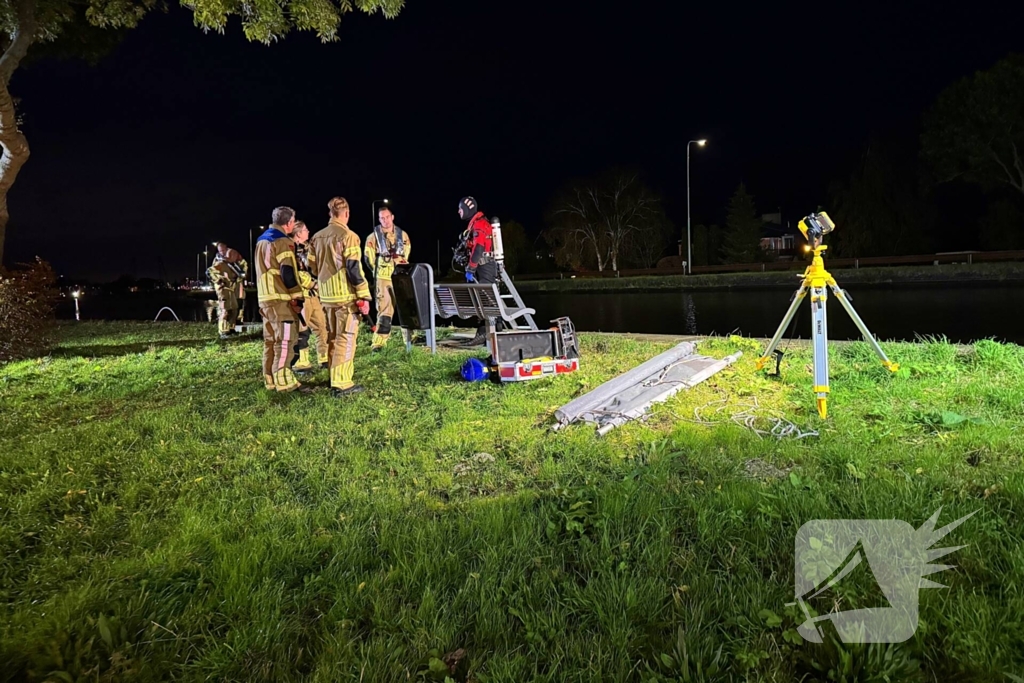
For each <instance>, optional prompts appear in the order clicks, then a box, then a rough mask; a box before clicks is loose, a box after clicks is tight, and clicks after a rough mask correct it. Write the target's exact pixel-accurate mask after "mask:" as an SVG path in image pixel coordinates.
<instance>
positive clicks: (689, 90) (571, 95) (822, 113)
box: [6, 0, 1024, 280]
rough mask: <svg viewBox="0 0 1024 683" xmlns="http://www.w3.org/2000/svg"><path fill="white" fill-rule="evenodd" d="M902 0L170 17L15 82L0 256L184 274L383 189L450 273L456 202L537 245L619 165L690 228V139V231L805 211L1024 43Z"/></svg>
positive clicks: (1002, 20)
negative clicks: (17, 136)
mask: <svg viewBox="0 0 1024 683" xmlns="http://www.w3.org/2000/svg"><path fill="white" fill-rule="evenodd" d="M894 4H895V3H894ZM898 4H899V5H900V6H899V7H888V6H877V7H872V6H870V5H867V4H864V3H856V4H852V5H849V6H848V7H847V8H845V9H843V8H838V9H837V6H836V5H835V4H834V3H817V4H814V5H809V6H807V7H805V8H803V9H797V8H795V7H789V8H782V7H780V6H778V5H779V3H761V4H752V3H751V5H752V7H751V8H749V9H747V8H743V9H741V7H745V5H746V3H743V4H741V3H729V2H711V3H676V2H671V3H670V2H665V3H660V4H659V3H652V2H648V3H637V4H632V3H622V2H618V3H595V2H559V3H540V4H532V5H531V4H526V3H521V2H518V3H513V2H493V1H492V2H479V1H478V2H469V1H462V0H450V1H447V2H436V1H435V2H429V1H427V0H409V2H408V4H407V7H406V9H405V10H404V11H403V12H402V14H401V15H400V16H399V17H398V18H397V19H395V20H386V19H384V18H383V17H382V16H380V15H374V16H367V15H364V14H360V13H356V14H350V15H348V16H347V17H346V18H345V19H344V20H343V22H342V26H341V28H340V31H339V35H340V41H339V42H337V43H334V44H327V45H324V44H321V43H320V42H319V41H317V40H316V38H315V37H313V36H311V35H306V34H299V33H293V34H292V35H290V36H288V37H287V38H286V39H285V40H284V41H282V42H279V43H277V44H275V45H272V46H269V47H268V46H264V45H260V44H250V43H247V42H246V41H245V39H244V38H243V36H242V34H241V30H240V27H239V24H238V22H237V21H235V22H233V23H232V25H231V26H230V27H229V29H228V30H227V31H226V33H225V35H217V34H212V33H211V34H204V33H203V32H202V31H200V30H199V29H197V28H195V27H194V26H193V25H192V19H191V14H190V13H189V12H187V11H186V10H183V9H181V8H180V7H175V8H172V9H171V11H170V12H169V13H168V14H160V13H157V14H152V15H150V16H149V17H148V18H147V19H145V20H144V22H143V23H142V25H141V26H140V28H139V29H137V30H135V31H133V32H131V33H129V34H128V37H127V39H126V40H125V41H124V42H123V43H122V44H121V45H120V46H119V47H118V48H117V49H116V51H115V52H114V53H113V54H111V55H110V56H108V57H107V58H106V59H104V60H103V61H102V62H100V64H99V65H98V66H96V67H91V66H89V65H87V64H85V63H82V62H74V61H61V62H57V61H40V62H36V63H34V64H31V65H30V66H29V67H27V68H23V69H21V70H20V71H19V72H18V73H17V74H16V75H15V77H14V80H13V82H12V85H11V90H12V93H13V94H14V95H15V96H16V97H20V98H21V111H22V114H23V117H24V121H25V123H24V128H25V132H26V134H27V135H28V138H29V143H30V145H31V146H32V157H31V159H30V160H29V162H28V164H27V165H26V166H25V168H24V169H23V170H22V173H21V175H20V176H19V178H18V181H17V184H16V185H15V187H14V189H13V191H12V193H11V196H10V210H11V222H10V225H9V230H8V240H7V247H8V248H7V256H6V261H7V262H8V263H9V264H10V263H14V262H18V261H24V260H26V259H28V258H31V257H32V256H33V255H36V254H38V255H40V256H43V257H44V258H47V259H49V260H50V261H51V262H52V263H53V264H54V265H55V266H56V267H57V269H58V272H60V273H62V274H64V275H66V276H68V277H73V278H83V277H85V278H92V279H97V280H102V279H112V278H115V277H117V276H119V275H121V274H129V275H133V276H136V277H160V278H164V279H168V280H174V279H178V278H182V277H186V276H188V275H190V274H194V273H195V267H196V253H197V252H198V251H201V249H202V248H203V246H204V245H206V244H209V243H210V242H211V241H212V240H216V239H221V240H224V241H227V242H228V243H229V244H231V245H233V246H235V247H236V248H238V249H239V251H242V252H244V253H246V254H248V251H249V247H248V242H249V236H248V235H249V229H250V228H256V227H258V226H261V225H266V223H267V222H268V221H269V219H270V213H271V210H272V209H273V208H274V207H275V206H278V205H289V206H292V207H294V208H295V209H296V210H297V211H298V215H299V218H300V219H301V220H305V221H306V222H307V223H309V224H310V226H311V228H313V229H314V230H315V229H319V228H320V227H322V226H324V225H325V224H326V222H327V208H326V204H327V201H328V200H329V199H330V198H331V197H333V196H335V195H342V196H345V197H347V198H348V199H349V201H350V203H351V204H352V206H353V217H352V226H351V227H353V228H354V229H355V230H356V231H357V232H358V233H360V235H361V236H363V237H365V235H366V234H367V233H368V232H369V229H370V228H371V217H372V213H371V206H370V201H371V200H373V199H378V198H382V197H389V198H391V199H392V200H393V202H394V204H395V207H396V216H397V221H396V222H397V223H398V224H399V225H400V226H402V227H403V228H404V229H406V230H408V231H409V233H410V235H411V237H412V240H413V245H414V251H413V257H414V258H413V260H425V261H429V262H430V263H434V262H435V260H436V250H437V242H436V240H438V239H440V240H441V250H442V261H443V262H444V263H447V261H448V260H449V258H450V255H451V246H452V245H453V244H454V242H455V239H456V237H457V234H458V233H459V232H460V231H461V229H462V227H463V225H462V224H461V222H460V221H459V219H458V216H457V213H456V205H457V203H458V200H459V198H460V197H462V196H463V195H466V194H471V195H474V196H475V197H476V198H477V199H478V200H479V201H480V203H481V206H482V208H483V210H484V211H485V212H487V213H488V214H494V215H497V216H499V217H501V219H502V221H503V222H504V221H508V220H512V219H515V220H519V221H520V222H522V223H523V224H524V225H525V226H526V228H527V231H528V232H529V233H530V234H531V236H532V235H536V234H538V233H539V232H540V230H541V229H542V228H543V227H544V226H543V222H542V221H543V212H544V208H545V206H546V205H547V203H548V202H549V201H550V199H551V197H552V195H553V194H554V193H555V192H556V191H557V190H558V188H559V187H560V186H561V185H562V184H563V183H564V182H565V181H567V180H569V179H571V178H572V177H574V176H579V175H586V174H591V173H594V172H597V171H601V170H603V169H605V168H606V167H608V166H610V165H613V164H631V165H634V166H636V167H639V168H641V169H642V170H643V172H644V177H645V179H646V180H647V182H648V184H650V185H651V186H653V187H654V188H655V189H656V190H658V191H659V192H661V193H663V195H664V196H665V199H666V206H667V209H668V211H669V215H670V218H671V219H672V220H673V221H674V223H675V225H676V227H677V229H681V230H682V231H684V232H685V225H686V204H685V198H686V195H685V153H686V142H687V140H690V139H695V138H700V137H707V138H708V139H709V140H710V142H709V144H708V147H707V148H705V149H697V148H696V147H694V148H693V157H692V161H691V182H692V207H693V220H694V223H698V222H713V221H714V222H722V221H723V220H724V214H725V206H726V202H727V201H728V198H729V196H730V194H731V193H732V192H733V190H734V189H735V188H736V185H737V184H738V183H739V182H740V181H741V180H742V181H744V182H746V184H747V187H748V190H749V191H750V192H751V193H752V194H753V195H754V197H755V200H756V201H757V204H758V209H759V210H761V211H762V212H772V211H776V210H778V208H780V207H781V209H782V211H783V215H784V218H789V219H791V220H795V219H798V218H799V217H800V216H802V215H804V214H805V213H807V212H809V211H813V210H816V209H817V208H818V206H819V205H824V204H825V203H826V202H827V194H826V192H825V190H826V188H827V185H828V182H829V181H831V180H833V179H835V178H838V177H844V176H845V175H846V174H847V173H848V170H849V168H850V165H851V163H852V162H853V160H855V159H856V156H857V154H858V153H859V151H860V150H861V149H862V148H863V146H864V145H865V144H866V143H867V142H868V139H869V137H870V136H871V135H872V134H877V133H888V132H892V131H901V132H903V133H904V134H905V135H907V136H910V137H912V136H914V135H916V131H917V126H918V122H919V117H920V115H921V113H922V112H923V111H924V110H925V109H926V108H927V107H928V105H929V104H930V103H931V102H932V101H933V100H934V98H935V96H936V95H937V94H938V92H939V91H940V90H941V89H942V88H943V87H944V86H945V85H947V84H948V83H949V82H951V81H952V80H955V79H956V78H959V77H961V76H965V75H969V74H970V73H972V72H974V71H976V70H978V69H983V68H987V67H989V66H991V65H992V64H993V63H994V62H995V61H997V60H998V59H999V58H1001V57H1003V56H1005V55H1006V54H1007V53H1008V52H1011V51H1024V32H1022V31H1021V26H1022V25H1024V23H1022V19H1024V7H1022V6H1021V5H1020V3H1010V2H1002V3H979V2H972V3H969V4H967V3H964V4H961V5H959V9H957V10H956V11H948V10H947V11H941V10H940V9H939V7H940V6H939V5H937V4H935V3H916V2H915V3H898ZM825 208H826V209H827V206H825ZM840 229H841V226H840Z"/></svg>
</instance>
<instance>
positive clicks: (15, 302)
mask: <svg viewBox="0 0 1024 683" xmlns="http://www.w3.org/2000/svg"><path fill="white" fill-rule="evenodd" d="M56 282H57V278H56V276H55V275H54V272H53V269H52V268H51V267H50V264H48V263H46V262H45V261H42V260H39V259H37V260H36V261H35V262H34V263H32V264H29V265H26V266H23V267H20V268H16V269H14V270H10V271H6V270H3V269H2V268H0V363H3V362H7V361H10V360H15V359H18V358H28V357H30V356H32V355H35V354H37V353H39V352H42V351H45V350H46V348H47V347H48V346H49V344H50V342H51V332H52V330H53V325H54V319H53V309H54V306H55V305H56V302H57V289H56Z"/></svg>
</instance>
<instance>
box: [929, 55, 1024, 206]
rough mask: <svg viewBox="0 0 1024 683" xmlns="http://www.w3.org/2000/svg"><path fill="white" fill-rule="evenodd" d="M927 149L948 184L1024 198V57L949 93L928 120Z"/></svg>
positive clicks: (1004, 62)
mask: <svg viewBox="0 0 1024 683" xmlns="http://www.w3.org/2000/svg"><path fill="white" fill-rule="evenodd" d="M921 147H922V153H923V154H924V156H925V158H926V159H928V161H929V162H930V163H931V165H932V167H933V168H934V170H935V172H936V174H937V176H938V178H939V179H940V180H942V181H947V180H952V179H954V178H963V179H965V180H968V181H971V182H976V183H979V184H980V185H982V186H983V187H986V188H993V187H1000V186H1003V187H1011V188H1013V189H1014V190H1016V191H1017V192H1019V193H1022V194H1024V158H1022V156H1021V155H1022V154H1024V55H1011V56H1009V57H1007V58H1005V59H1003V60H1002V61H1000V62H998V63H997V64H996V65H995V66H993V67H992V68H991V69H989V70H987V71H979V72H977V73H975V74H974V75H973V76H970V77H967V78H963V79H961V80H959V81H957V82H956V83H953V84H952V85H950V86H949V87H948V88H946V89H945V90H944V91H943V92H942V93H941V94H940V95H939V97H938V100H937V101H936V102H935V105H934V106H933V107H932V109H931V110H930V111H929V112H928V114H927V116H926V118H925V127H924V133H923V134H922V136H921Z"/></svg>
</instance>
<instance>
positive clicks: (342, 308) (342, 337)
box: [308, 197, 370, 398]
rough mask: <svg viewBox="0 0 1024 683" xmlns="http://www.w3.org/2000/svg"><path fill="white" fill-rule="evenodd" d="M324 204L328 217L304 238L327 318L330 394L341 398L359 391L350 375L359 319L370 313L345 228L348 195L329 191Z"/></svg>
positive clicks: (354, 239)
mask: <svg viewBox="0 0 1024 683" xmlns="http://www.w3.org/2000/svg"><path fill="white" fill-rule="evenodd" d="M327 208H328V209H329V210H330V216H331V220H330V223H328V224H327V227H326V228H324V229H323V230H321V231H319V232H318V233H317V234H315V235H314V236H313V239H311V240H310V241H309V255H308V259H309V269H310V271H311V272H312V273H313V275H315V276H316V280H317V285H318V287H319V290H320V303H321V304H323V308H324V315H325V317H326V318H327V347H328V358H329V366H330V369H331V395H332V396H334V397H335V398H341V397H344V396H350V395H352V394H357V393H359V392H361V391H363V387H362V386H360V385H358V384H356V383H355V382H353V381H352V375H353V374H354V358H355V354H356V339H357V337H358V336H359V319H360V316H361V315H362V316H366V315H369V314H370V286H369V285H368V284H367V282H366V278H365V277H364V276H363V266H362V264H361V263H360V258H359V256H360V252H361V251H362V249H361V246H362V245H361V243H360V242H361V240H360V239H359V235H357V234H355V233H354V232H352V231H351V230H349V229H348V219H349V206H348V201H346V200H345V198H344V197H335V198H334V199H332V200H331V201H329V202H328V203H327Z"/></svg>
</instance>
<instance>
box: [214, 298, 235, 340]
mask: <svg viewBox="0 0 1024 683" xmlns="http://www.w3.org/2000/svg"><path fill="white" fill-rule="evenodd" d="M217 306H218V307H219V314H220V315H219V318H218V322H217V329H218V330H219V331H220V333H221V334H226V333H228V332H230V331H232V330H233V329H235V321H236V320H237V319H238V295H237V294H235V290H234V288H233V287H232V288H230V289H218V290H217Z"/></svg>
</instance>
